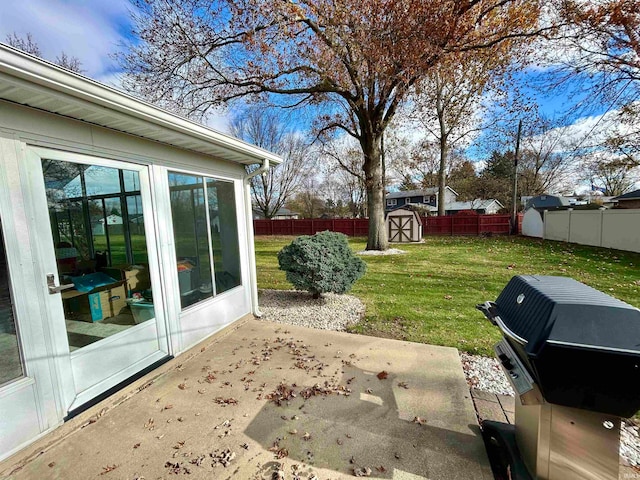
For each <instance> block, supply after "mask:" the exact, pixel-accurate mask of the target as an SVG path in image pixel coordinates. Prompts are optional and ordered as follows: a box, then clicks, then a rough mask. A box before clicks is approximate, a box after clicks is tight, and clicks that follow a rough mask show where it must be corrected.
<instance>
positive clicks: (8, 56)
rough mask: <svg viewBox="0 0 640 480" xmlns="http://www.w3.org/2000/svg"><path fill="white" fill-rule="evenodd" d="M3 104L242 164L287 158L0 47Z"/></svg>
mask: <svg viewBox="0 0 640 480" xmlns="http://www.w3.org/2000/svg"><path fill="white" fill-rule="evenodd" d="M0 100H6V101H9V102H13V103H17V104H20V105H26V106H29V107H33V108H37V109H40V110H44V111H46V112H51V113H55V114H58V115H63V116H65V117H69V118H73V119H76V120H81V121H83V122H87V123H91V124H95V125H100V126H102V127H107V128H110V129H113V130H117V131H120V132H123V133H128V134H131V135H136V136H138V137H142V138H146V139H149V140H154V141H156V142H159V143H163V144H166V145H171V146H175V147H179V148H183V149H185V150H191V151H195V152H198V153H203V154H205V155H211V156H214V157H217V158H220V159H224V160H228V161H231V162H236V163H241V164H245V165H248V164H253V163H261V162H262V161H263V160H264V159H268V160H269V162H271V163H272V164H279V163H281V162H282V158H281V157H279V156H278V155H275V154H273V153H271V152H268V151H267V150H264V149H262V148H259V147H256V146H255V145H251V144H249V143H246V142H243V141H241V140H239V139H237V138H234V137H232V136H230V135H226V134H224V133H220V132H218V131H216V130H213V129H211V128H209V127H206V126H204V125H201V124H198V123H196V122H193V121H191V120H188V119H186V118H183V117H180V116H178V115H175V114H173V113H170V112H168V111H166V110H163V109H161V108H158V107H156V106H154V105H152V104H150V103H148V102H145V101H142V100H139V99H137V98H134V97H133V96H131V95H128V94H126V93H123V92H121V91H119V90H117V89H115V88H112V87H109V86H107V85H103V84H101V83H99V82H97V81H95V80H92V79H90V78H87V77H84V76H82V75H79V74H77V73H74V72H71V71H69V70H66V69H64V68H61V67H59V66H57V65H54V64H52V63H49V62H46V61H44V60H42V59H40V58H37V57H34V56H32V55H29V54H26V53H24V52H21V51H20V50H17V49H15V48H12V47H9V46H7V45H4V44H1V43H0Z"/></svg>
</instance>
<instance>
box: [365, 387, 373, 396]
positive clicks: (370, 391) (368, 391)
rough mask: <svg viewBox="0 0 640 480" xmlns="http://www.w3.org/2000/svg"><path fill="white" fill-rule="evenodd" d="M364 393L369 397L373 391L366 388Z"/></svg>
mask: <svg viewBox="0 0 640 480" xmlns="http://www.w3.org/2000/svg"><path fill="white" fill-rule="evenodd" d="M365 391H366V392H367V393H368V394H369V395H371V394H372V393H373V390H371V389H370V388H367V389H366V390H365Z"/></svg>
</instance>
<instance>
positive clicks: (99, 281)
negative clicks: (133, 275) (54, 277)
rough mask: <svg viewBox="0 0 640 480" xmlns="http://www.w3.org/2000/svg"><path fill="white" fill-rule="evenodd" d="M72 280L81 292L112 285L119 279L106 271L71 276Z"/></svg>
mask: <svg viewBox="0 0 640 480" xmlns="http://www.w3.org/2000/svg"><path fill="white" fill-rule="evenodd" d="M71 281H72V282H73V284H74V285H75V286H76V290H78V291H79V292H90V291H91V290H93V289H94V288H97V287H103V286H105V285H110V284H112V283H115V282H116V281H117V280H115V279H114V278H111V277H110V276H109V275H107V274H106V273H102V272H97V273H90V274H88V275H82V276H81V277H71Z"/></svg>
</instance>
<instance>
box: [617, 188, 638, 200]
mask: <svg viewBox="0 0 640 480" xmlns="http://www.w3.org/2000/svg"><path fill="white" fill-rule="evenodd" d="M611 200H618V201H620V200H622V201H625V200H640V190H634V191H633V192H628V193H625V194H624V195H618V196H617V197H613V198H612V199H611Z"/></svg>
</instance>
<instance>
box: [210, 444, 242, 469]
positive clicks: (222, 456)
mask: <svg viewBox="0 0 640 480" xmlns="http://www.w3.org/2000/svg"><path fill="white" fill-rule="evenodd" d="M210 455H211V457H212V458H213V465H212V466H214V467H215V466H216V464H218V463H219V464H221V465H222V466H223V467H225V468H227V467H228V466H229V464H230V463H231V462H232V461H233V460H234V459H235V458H236V452H232V451H231V450H229V449H228V448H227V449H226V450H223V451H222V452H220V453H211V454H210Z"/></svg>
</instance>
